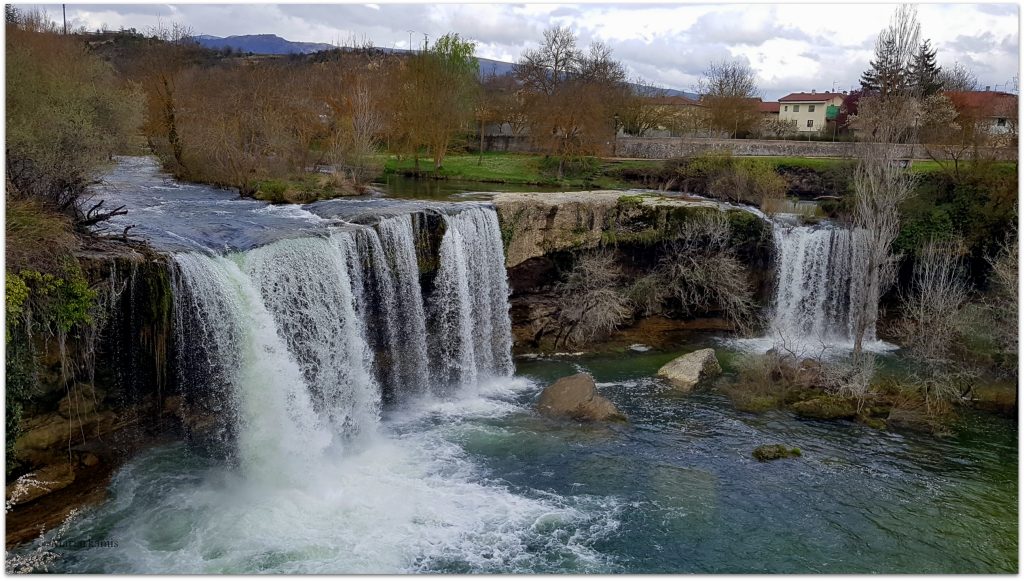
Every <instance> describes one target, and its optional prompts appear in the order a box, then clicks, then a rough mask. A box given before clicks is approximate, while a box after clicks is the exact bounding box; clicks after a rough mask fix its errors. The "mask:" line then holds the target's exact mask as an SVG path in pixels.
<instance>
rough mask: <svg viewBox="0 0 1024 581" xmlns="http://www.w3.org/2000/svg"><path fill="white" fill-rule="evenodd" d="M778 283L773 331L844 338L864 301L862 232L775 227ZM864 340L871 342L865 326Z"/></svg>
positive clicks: (794, 337) (798, 338) (799, 338)
mask: <svg viewBox="0 0 1024 581" xmlns="http://www.w3.org/2000/svg"><path fill="white" fill-rule="evenodd" d="M774 236H775V246H776V250H777V256H778V282H777V286H776V290H775V310H774V313H773V320H772V330H773V332H774V333H775V334H776V335H777V336H781V338H783V339H785V340H787V341H793V342H796V343H800V342H804V343H807V342H813V341H821V342H825V343H835V342H847V341H850V340H852V338H853V336H854V324H855V322H856V319H857V315H858V312H859V309H860V304H861V301H862V300H863V292H864V279H863V273H864V263H865V255H864V251H865V245H864V242H863V237H862V235H861V234H859V233H857V232H855V231H853V230H849V229H844V228H836V227H831V226H827V225H826V226H782V225H779V224H776V225H775V230H774ZM864 339H865V341H874V339H875V330H874V329H868V331H867V333H866V335H865V337H864Z"/></svg>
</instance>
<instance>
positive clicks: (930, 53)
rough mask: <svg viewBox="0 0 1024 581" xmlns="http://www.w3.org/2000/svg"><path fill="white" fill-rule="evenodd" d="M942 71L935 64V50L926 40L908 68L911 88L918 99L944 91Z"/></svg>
mask: <svg viewBox="0 0 1024 581" xmlns="http://www.w3.org/2000/svg"><path fill="white" fill-rule="evenodd" d="M941 73H942V70H941V69H940V68H939V66H938V65H937V64H935V49H933V48H932V47H931V41H930V40H925V41H924V42H922V43H921V46H920V47H918V49H917V52H915V53H914V56H913V58H912V59H911V60H910V66H909V67H908V68H907V76H908V77H909V83H910V87H911V88H912V89H913V91H914V94H915V95H917V96H918V97H929V96H931V95H934V94H935V93H938V92H939V91H940V90H942V79H941V76H940V75H941Z"/></svg>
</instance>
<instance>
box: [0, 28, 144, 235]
mask: <svg viewBox="0 0 1024 581" xmlns="http://www.w3.org/2000/svg"><path fill="white" fill-rule="evenodd" d="M6 54H7V103H6V104H7V112H6V119H7V137H6V139H7V141H6V155H7V175H6V177H7V179H8V180H9V182H10V183H11V184H13V185H14V186H15V191H16V197H21V198H28V199H32V200H35V201H37V202H38V203H41V204H43V205H45V206H47V207H48V208H49V209H51V210H53V211H56V212H60V213H64V214H66V215H68V216H70V217H73V218H75V219H76V220H83V219H84V218H85V217H84V216H83V210H82V209H81V208H79V204H78V202H79V198H80V197H81V196H82V195H83V193H84V192H85V188H86V186H87V185H88V183H89V182H90V181H91V179H92V174H93V172H94V171H95V170H96V169H97V168H98V167H100V166H101V165H102V164H104V163H106V162H107V161H108V159H109V157H110V155H112V154H114V153H117V152H119V151H122V150H124V149H125V148H126V147H127V145H128V143H129V140H130V139H132V138H133V137H134V135H135V131H136V129H137V127H138V126H139V124H140V123H141V121H142V97H141V94H140V93H139V92H138V91H137V90H136V88H134V87H133V86H131V85H128V86H125V85H123V84H122V83H120V82H119V81H118V80H117V79H116V78H115V76H114V72H113V70H112V69H111V67H110V66H109V65H108V64H106V63H104V62H103V61H102V60H100V59H99V58H97V57H95V56H93V55H90V54H88V53H87V52H86V48H85V46H84V45H83V44H82V43H81V42H80V41H79V40H77V39H76V38H74V37H71V36H63V35H58V34H54V33H47V32H34V31H31V30H26V29H23V28H20V27H17V26H10V25H8V26H7V52H6ZM11 197H12V196H9V198H8V199H10V198H11Z"/></svg>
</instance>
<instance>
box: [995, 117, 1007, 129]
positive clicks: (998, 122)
mask: <svg viewBox="0 0 1024 581" xmlns="http://www.w3.org/2000/svg"><path fill="white" fill-rule="evenodd" d="M996 125H998V126H999V127H1006V118H1005V117H1000V118H999V119H996Z"/></svg>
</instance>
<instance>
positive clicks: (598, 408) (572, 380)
mask: <svg viewBox="0 0 1024 581" xmlns="http://www.w3.org/2000/svg"><path fill="white" fill-rule="evenodd" d="M537 411H539V412H540V413H542V414H544V415H546V416H553V417H570V418H572V419H574V420H580V421H625V420H626V416H625V415H624V414H623V413H622V412H620V411H619V410H618V408H616V407H615V404H613V403H612V402H611V401H609V400H608V398H605V397H602V396H600V395H598V394H597V386H596V385H594V378H593V377H591V375H590V374H589V373H577V374H576V375H570V376H569V377H563V378H561V379H559V380H558V381H556V382H554V383H552V384H551V385H549V386H548V387H546V388H545V389H544V391H542V392H541V394H540V400H538V401H537Z"/></svg>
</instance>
